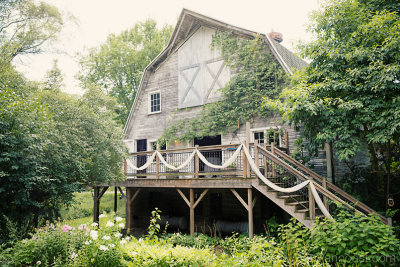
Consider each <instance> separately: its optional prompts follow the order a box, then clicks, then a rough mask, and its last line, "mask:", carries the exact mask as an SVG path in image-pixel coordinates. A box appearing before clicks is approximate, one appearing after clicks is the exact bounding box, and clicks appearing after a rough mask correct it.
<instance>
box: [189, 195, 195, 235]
mask: <svg viewBox="0 0 400 267" xmlns="http://www.w3.org/2000/svg"><path fill="white" fill-rule="evenodd" d="M189 208H190V236H191V237H193V236H194V191H193V189H192V188H190V207H189Z"/></svg>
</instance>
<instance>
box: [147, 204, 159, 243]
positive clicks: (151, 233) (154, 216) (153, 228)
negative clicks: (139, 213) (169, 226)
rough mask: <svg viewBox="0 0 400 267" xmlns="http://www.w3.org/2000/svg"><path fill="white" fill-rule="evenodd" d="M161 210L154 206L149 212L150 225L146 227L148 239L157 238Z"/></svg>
mask: <svg viewBox="0 0 400 267" xmlns="http://www.w3.org/2000/svg"><path fill="white" fill-rule="evenodd" d="M160 213H161V210H159V209H158V208H155V209H154V210H153V211H152V212H151V217H150V225H149V227H148V228H147V238H148V239H150V240H151V239H155V240H157V239H158V236H157V235H158V233H159V232H160V224H159V222H160V221H161V216H160Z"/></svg>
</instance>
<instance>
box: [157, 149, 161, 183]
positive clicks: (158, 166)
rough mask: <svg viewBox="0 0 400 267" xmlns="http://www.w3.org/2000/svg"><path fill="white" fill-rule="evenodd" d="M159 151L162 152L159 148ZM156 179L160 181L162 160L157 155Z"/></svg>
mask: <svg viewBox="0 0 400 267" xmlns="http://www.w3.org/2000/svg"><path fill="white" fill-rule="evenodd" d="M157 151H160V148H159V147H158V146H157ZM156 178H157V179H160V158H159V157H158V154H157V155H156Z"/></svg>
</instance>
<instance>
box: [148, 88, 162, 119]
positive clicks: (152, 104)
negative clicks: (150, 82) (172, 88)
mask: <svg viewBox="0 0 400 267" xmlns="http://www.w3.org/2000/svg"><path fill="white" fill-rule="evenodd" d="M158 112H161V93H160V92H154V93H150V95H149V113H150V114H151V113H158Z"/></svg>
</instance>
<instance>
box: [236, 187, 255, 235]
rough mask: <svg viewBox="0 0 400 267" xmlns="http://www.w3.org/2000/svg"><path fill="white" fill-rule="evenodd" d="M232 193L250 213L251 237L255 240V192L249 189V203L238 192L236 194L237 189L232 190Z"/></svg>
mask: <svg viewBox="0 0 400 267" xmlns="http://www.w3.org/2000/svg"><path fill="white" fill-rule="evenodd" d="M231 192H232V193H233V194H234V195H235V197H236V198H237V199H238V200H239V202H240V203H242V205H243V207H244V208H245V209H246V210H247V212H248V218H249V237H250V238H253V235H254V225H253V206H254V203H253V192H252V190H251V188H247V203H246V201H244V200H243V198H242V197H241V196H240V195H239V193H238V192H236V190H235V189H233V188H231Z"/></svg>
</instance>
